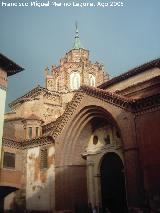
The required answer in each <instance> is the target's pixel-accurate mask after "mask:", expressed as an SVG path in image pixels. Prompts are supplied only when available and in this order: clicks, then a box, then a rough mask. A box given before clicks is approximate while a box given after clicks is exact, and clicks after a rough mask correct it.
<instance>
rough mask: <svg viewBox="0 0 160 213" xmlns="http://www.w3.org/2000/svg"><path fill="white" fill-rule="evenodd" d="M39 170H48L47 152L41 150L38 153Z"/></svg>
mask: <svg viewBox="0 0 160 213" xmlns="http://www.w3.org/2000/svg"><path fill="white" fill-rule="evenodd" d="M40 168H41V169H47V168H48V150H47V149H41V151H40Z"/></svg>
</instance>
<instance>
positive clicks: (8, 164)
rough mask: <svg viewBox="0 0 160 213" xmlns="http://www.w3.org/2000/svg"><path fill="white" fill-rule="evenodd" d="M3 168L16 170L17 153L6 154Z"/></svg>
mask: <svg viewBox="0 0 160 213" xmlns="http://www.w3.org/2000/svg"><path fill="white" fill-rule="evenodd" d="M3 168H15V153H10V152H4V155H3Z"/></svg>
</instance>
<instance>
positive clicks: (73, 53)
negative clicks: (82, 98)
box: [45, 23, 108, 93]
mask: <svg viewBox="0 0 160 213" xmlns="http://www.w3.org/2000/svg"><path fill="white" fill-rule="evenodd" d="M49 72H50V74H49ZM45 74H46V88H47V89H48V90H51V91H56V92H61V93H66V92H67V93H68V92H73V91H76V90H77V89H79V88H80V86H82V85H88V86H93V87H97V86H98V85H100V84H102V83H104V82H105V81H106V80H108V75H107V74H106V73H105V72H104V66H103V65H102V64H100V63H98V62H96V63H91V61H90V60H89V51H88V50H86V49H85V48H84V47H83V46H82V44H81V41H80V36H79V30H78V25H77V23H76V29H75V38H74V44H73V48H72V49H71V50H70V51H69V52H67V53H66V54H65V56H64V57H63V58H61V59H60V64H59V66H55V65H52V67H51V70H50V71H49V69H48V68H46V69H45Z"/></svg>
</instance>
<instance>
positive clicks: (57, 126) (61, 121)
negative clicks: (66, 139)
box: [42, 91, 84, 138]
mask: <svg viewBox="0 0 160 213" xmlns="http://www.w3.org/2000/svg"><path fill="white" fill-rule="evenodd" d="M83 96H84V94H83V93H81V92H79V91H78V92H77V93H76V94H75V95H74V97H73V99H72V101H71V102H69V103H68V105H67V107H66V110H65V112H64V113H63V115H61V116H60V117H59V118H57V120H56V121H54V122H51V123H49V124H46V125H44V126H43V127H42V131H43V133H44V134H46V133H47V134H49V133H48V132H49V131H51V132H50V134H49V135H52V137H53V138H55V137H56V136H57V135H59V134H60V132H61V130H62V129H63V128H64V126H65V124H66V123H67V122H68V121H69V119H70V117H71V115H72V114H73V113H74V111H75V110H76V108H77V106H78V105H79V103H80V102H81V100H82V98H83Z"/></svg>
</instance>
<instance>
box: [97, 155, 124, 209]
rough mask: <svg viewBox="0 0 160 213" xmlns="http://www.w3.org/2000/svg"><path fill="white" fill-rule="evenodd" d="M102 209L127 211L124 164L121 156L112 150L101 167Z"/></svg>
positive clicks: (104, 158)
mask: <svg viewBox="0 0 160 213" xmlns="http://www.w3.org/2000/svg"><path fill="white" fill-rule="evenodd" d="M100 173H101V195H102V209H103V212H104V213H105V212H106V209H109V211H110V212H111V213H127V212H128V211H127V202H126V191H125V176H124V166H123V163H122V160H121V159H120V157H119V156H118V155H117V154H115V153H113V152H111V153H107V154H106V155H105V156H104V157H103V160H102V163H101V167H100Z"/></svg>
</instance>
